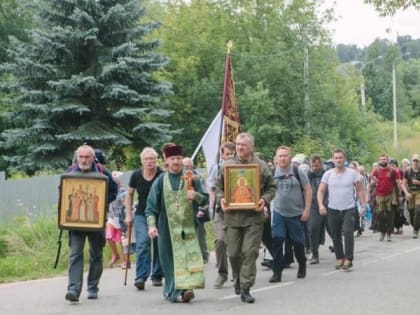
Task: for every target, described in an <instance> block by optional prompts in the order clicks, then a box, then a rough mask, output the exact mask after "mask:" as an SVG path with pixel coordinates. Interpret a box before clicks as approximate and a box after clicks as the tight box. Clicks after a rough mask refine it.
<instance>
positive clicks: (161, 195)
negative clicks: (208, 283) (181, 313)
mask: <svg viewBox="0 0 420 315" xmlns="http://www.w3.org/2000/svg"><path fill="white" fill-rule="evenodd" d="M182 151H183V150H182V147H181V146H179V145H172V146H168V147H166V148H165V149H164V152H163V153H164V157H165V164H166V165H167V171H165V172H164V173H163V174H162V175H160V177H159V178H158V179H157V180H156V181H155V182H154V183H153V185H152V188H151V190H150V193H149V196H148V198H147V207H146V218H147V224H148V227H149V236H150V238H152V239H154V238H156V237H157V238H158V248H159V259H160V263H161V266H162V270H163V273H164V277H165V282H164V288H163V294H164V297H165V298H166V299H168V300H169V301H170V302H184V303H188V302H190V301H191V300H192V299H193V298H194V297H195V295H194V291H193V289H197V288H204V264H203V258H202V256H201V252H200V247H199V244H198V238H197V235H196V229H195V216H196V213H194V207H193V206H194V203H196V204H197V205H199V206H201V205H205V204H206V203H207V202H208V195H207V194H206V193H205V192H204V190H203V188H202V186H201V183H200V180H199V179H194V178H191V176H188V174H186V172H185V170H184V169H183V164H182V159H183V152H182Z"/></svg>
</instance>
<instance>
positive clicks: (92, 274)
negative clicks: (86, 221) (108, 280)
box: [67, 231, 105, 296]
mask: <svg viewBox="0 0 420 315" xmlns="http://www.w3.org/2000/svg"><path fill="white" fill-rule="evenodd" d="M86 238H87V239H88V241H89V256H90V259H89V273H88V279H87V289H88V292H92V293H97V292H98V284H99V279H100V278H101V275H102V270H103V256H102V253H103V248H104V246H105V231H99V232H80V231H69V247H70V257H69V270H68V286H67V290H68V291H71V292H74V293H75V294H76V295H77V296H79V295H80V292H81V291H82V286H83V248H84V247H85V242H86Z"/></svg>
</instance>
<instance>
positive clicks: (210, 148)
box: [191, 110, 222, 172]
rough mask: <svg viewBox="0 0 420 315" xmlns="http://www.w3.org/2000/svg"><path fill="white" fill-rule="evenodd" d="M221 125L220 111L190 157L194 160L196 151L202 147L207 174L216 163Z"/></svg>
mask: <svg viewBox="0 0 420 315" xmlns="http://www.w3.org/2000/svg"><path fill="white" fill-rule="evenodd" d="M221 123H222V111H221V110H220V111H219V112H218V113H217V115H216V117H215V118H214V119H213V121H212V123H211V124H210V126H209V128H208V129H207V131H206V133H205V134H204V136H203V138H201V140H200V143H199V144H198V146H197V148H196V149H195V151H194V154H193V155H192V157H191V158H192V159H193V160H194V158H195V156H196V155H197V153H198V151H199V150H200V148H201V147H203V152H204V158H205V159H206V166H207V172H208V171H209V170H210V167H211V166H212V165H213V164H215V163H216V162H217V161H216V159H217V153H218V150H219V146H220V137H221V134H220V132H221V128H220V127H221Z"/></svg>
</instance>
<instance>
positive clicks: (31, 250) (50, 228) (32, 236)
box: [0, 218, 214, 283]
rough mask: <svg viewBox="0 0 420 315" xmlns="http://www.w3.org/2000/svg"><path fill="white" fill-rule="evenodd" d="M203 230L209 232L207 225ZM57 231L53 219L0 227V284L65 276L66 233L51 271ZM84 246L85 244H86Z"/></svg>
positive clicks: (210, 242)
mask: <svg viewBox="0 0 420 315" xmlns="http://www.w3.org/2000/svg"><path fill="white" fill-rule="evenodd" d="M206 229H208V231H212V229H213V227H212V225H211V223H207V224H206ZM58 232H59V231H58V229H57V221H56V218H40V219H39V220H37V221H36V222H30V221H27V220H26V219H25V218H17V220H16V222H14V223H12V224H10V225H7V226H4V225H2V226H0V235H1V237H0V270H1V277H0V283H2V282H9V281H17V280H30V279H38V278H45V277H51V276H56V275H65V274H66V271H67V266H68V255H69V247H68V245H67V244H68V233H67V232H66V231H64V233H63V237H62V239H61V241H62V248H61V255H60V260H59V263H58V266H57V269H54V268H53V265H54V259H55V257H56V252H57V239H58ZM87 243H88V242H86V244H87ZM213 243H214V237H213V233H207V244H208V248H209V250H213V248H214V246H213ZM111 256H112V253H111V250H110V249H109V247H108V246H106V247H105V250H104V264H105V267H106V264H107V262H108V261H109V260H110V259H111ZM88 259H89V253H88V246H87V245H86V246H85V251H84V261H85V267H86V268H87V266H88V264H87V263H88Z"/></svg>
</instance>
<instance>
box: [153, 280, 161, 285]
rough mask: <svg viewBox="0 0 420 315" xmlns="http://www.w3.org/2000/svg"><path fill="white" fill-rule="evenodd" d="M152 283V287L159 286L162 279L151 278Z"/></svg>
mask: <svg viewBox="0 0 420 315" xmlns="http://www.w3.org/2000/svg"><path fill="white" fill-rule="evenodd" d="M152 285H153V286H154V287H161V286H162V279H152Z"/></svg>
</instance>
